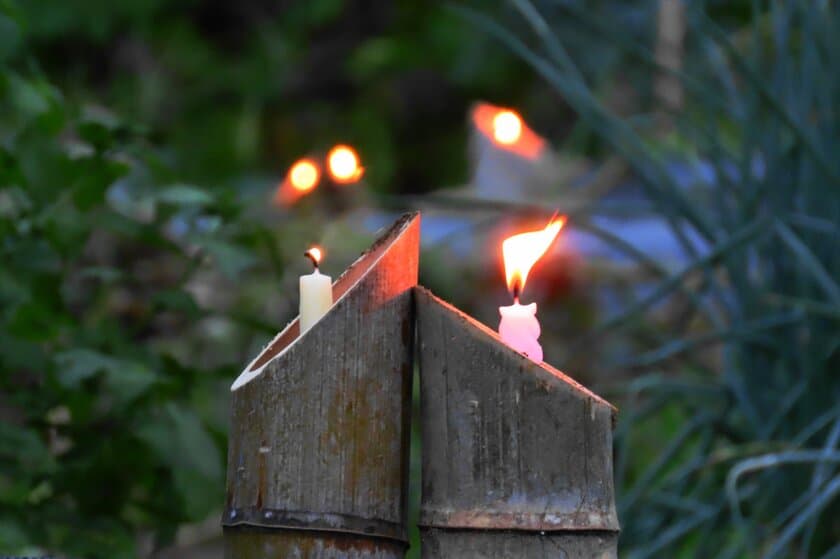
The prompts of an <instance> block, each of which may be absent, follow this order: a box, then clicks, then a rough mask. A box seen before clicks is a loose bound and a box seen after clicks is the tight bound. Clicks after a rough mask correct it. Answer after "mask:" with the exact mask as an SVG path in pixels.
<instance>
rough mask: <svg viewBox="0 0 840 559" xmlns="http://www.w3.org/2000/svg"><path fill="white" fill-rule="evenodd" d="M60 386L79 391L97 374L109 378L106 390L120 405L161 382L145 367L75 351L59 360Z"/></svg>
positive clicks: (87, 352) (58, 357)
mask: <svg viewBox="0 0 840 559" xmlns="http://www.w3.org/2000/svg"><path fill="white" fill-rule="evenodd" d="M56 365H57V367H58V371H57V376H58V381H59V383H60V384H61V385H62V386H64V387H65V388H70V389H77V388H79V385H80V384H81V383H82V382H84V381H85V380H86V379H89V378H91V377H93V376H94V375H96V374H97V373H104V374H105V386H106V387H107V388H108V390H109V392H110V394H111V395H112V396H113V397H114V398H116V399H117V401H118V402H120V403H123V404H124V403H126V402H128V401H130V400H133V399H135V398H137V397H138V396H140V395H142V394H144V393H145V392H146V391H147V390H148V389H149V388H150V387H152V386H153V385H154V384H155V383H157V382H158V380H159V379H158V376H157V375H156V374H155V373H154V371H152V370H151V369H149V368H147V367H145V366H144V365H142V364H140V363H137V362H134V361H128V360H124V359H116V358H113V357H109V356H107V355H104V354H102V353H99V352H97V351H93V350H89V349H71V350H69V351H65V352H62V353H59V354H58V355H57V356H56Z"/></svg>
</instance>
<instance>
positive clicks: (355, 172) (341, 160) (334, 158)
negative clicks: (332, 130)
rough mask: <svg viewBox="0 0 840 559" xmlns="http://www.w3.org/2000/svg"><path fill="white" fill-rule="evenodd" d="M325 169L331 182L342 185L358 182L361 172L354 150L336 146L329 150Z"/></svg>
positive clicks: (357, 156) (344, 146)
mask: <svg viewBox="0 0 840 559" xmlns="http://www.w3.org/2000/svg"><path fill="white" fill-rule="evenodd" d="M327 169H328V170H329V172H330V176H331V177H332V178H333V180H335V181H336V182H338V183H342V184H346V183H351V182H355V181H357V180H359V178H361V176H362V171H363V170H362V166H361V163H360V161H359V155H358V154H357V153H356V150H354V149H353V148H351V147H350V146H346V145H337V146H335V147H334V148H332V149H331V150H330V152H329V153H328V154H327Z"/></svg>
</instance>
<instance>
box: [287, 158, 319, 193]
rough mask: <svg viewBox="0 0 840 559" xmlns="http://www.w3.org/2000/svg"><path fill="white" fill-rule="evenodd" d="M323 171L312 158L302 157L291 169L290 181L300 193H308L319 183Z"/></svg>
mask: <svg viewBox="0 0 840 559" xmlns="http://www.w3.org/2000/svg"><path fill="white" fill-rule="evenodd" d="M320 178H321V171H320V169H318V165H317V164H316V163H315V162H314V161H312V160H311V159H300V160H298V161H297V162H295V164H294V165H292V167H291V168H290V169H289V182H290V183H291V185H292V188H294V189H295V190H297V191H298V192H300V193H306V192H309V191H310V190H312V189H313V188H315V187H316V186H317V185H318V180H319V179H320Z"/></svg>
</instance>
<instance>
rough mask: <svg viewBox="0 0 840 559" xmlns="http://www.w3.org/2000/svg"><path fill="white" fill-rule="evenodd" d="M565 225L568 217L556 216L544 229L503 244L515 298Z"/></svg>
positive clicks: (515, 236) (506, 269)
mask: <svg viewBox="0 0 840 559" xmlns="http://www.w3.org/2000/svg"><path fill="white" fill-rule="evenodd" d="M565 223H566V216H560V217H556V216H555V217H552V218H551V221H549V222H548V225H546V226H545V228H544V229H541V230H539V231H528V232H527V233H519V234H518V235H513V236H512V237H508V238H507V239H505V240H504V241H503V242H502V257H503V259H504V263H505V279H506V281H507V286H508V289H509V290H510V291H511V292H512V293H513V294H514V297H516V298H518V297H519V293H520V292H521V291H522V289H523V288H524V287H525V282H526V280H527V279H528V273H529V272H530V271H531V268H532V267H533V266H534V264H536V263H537V261H538V260H539V259H540V258H542V256H543V255H544V254H545V253H546V251H548V249H549V247H551V244H552V243H553V242H554V239H556V238H557V235H558V234H559V233H560V229H562V228H563V225H565Z"/></svg>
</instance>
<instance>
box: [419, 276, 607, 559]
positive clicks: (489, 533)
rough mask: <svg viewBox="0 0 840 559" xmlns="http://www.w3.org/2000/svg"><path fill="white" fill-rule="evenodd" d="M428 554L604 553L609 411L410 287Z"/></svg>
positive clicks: (463, 557) (439, 557)
mask: <svg viewBox="0 0 840 559" xmlns="http://www.w3.org/2000/svg"><path fill="white" fill-rule="evenodd" d="M415 305H416V312H417V321H418V322H417V328H418V334H419V336H418V340H419V349H418V354H419V358H420V396H421V400H420V409H421V428H422V439H423V446H422V448H423V459H422V472H423V474H422V475H423V480H422V500H421V512H420V534H421V540H422V556H423V557H424V558H428V559H443V558H453V559H454V558H457V559H473V558H479V557H481V558H490V559H492V558H503V557H504V558H507V559H512V558H519V557H529V558H530V557H562V558H569V559H571V558H587V559H589V558H614V557H616V543H617V539H618V530H619V525H618V518H617V515H616V511H615V502H614V489H613V465H612V428H613V421H614V417H615V408H613V406H612V405H610V404H609V403H608V402H606V401H604V400H603V399H601V398H600V397H598V396H596V395H595V394H593V393H592V392H590V391H589V390H587V389H586V388H584V387H583V386H581V385H580V384H578V383H577V382H575V381H574V380H572V379H571V378H569V377H567V376H566V375H564V374H563V373H561V372H560V371H558V370H556V369H554V368H553V367H551V366H550V365H548V364H546V363H536V362H534V361H532V360H530V359H528V358H527V357H525V356H524V355H522V354H521V353H518V352H516V351H514V350H513V349H511V348H509V347H508V346H507V345H505V344H504V343H503V342H502V341H501V340H500V339H499V336H498V335H497V334H496V332H494V331H492V330H490V329H489V328H487V327H486V326H484V325H482V324H481V323H479V322H478V321H476V320H475V319H473V318H472V317H470V316H468V315H466V314H464V313H463V312H461V311H459V310H458V309H456V308H455V307H453V306H452V305H449V304H448V303H445V302H444V301H442V300H440V299H438V298H437V297H435V296H434V295H433V294H432V293H431V292H429V291H427V290H425V289H423V288H420V287H418V288H415Z"/></svg>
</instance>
